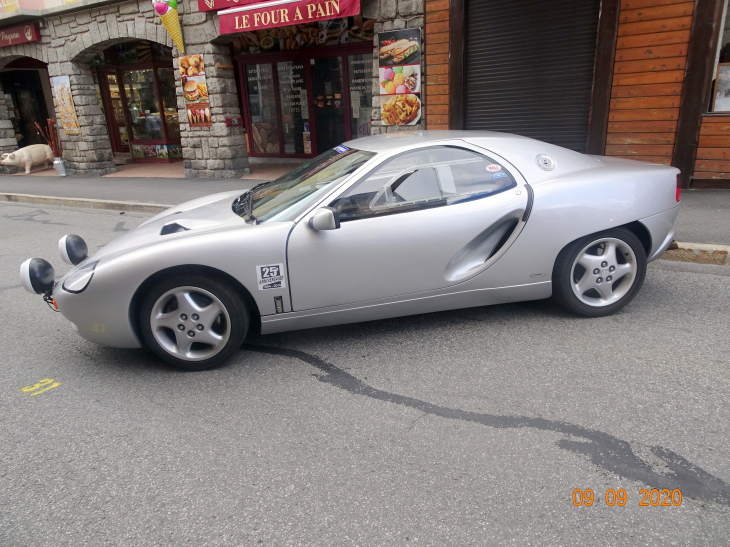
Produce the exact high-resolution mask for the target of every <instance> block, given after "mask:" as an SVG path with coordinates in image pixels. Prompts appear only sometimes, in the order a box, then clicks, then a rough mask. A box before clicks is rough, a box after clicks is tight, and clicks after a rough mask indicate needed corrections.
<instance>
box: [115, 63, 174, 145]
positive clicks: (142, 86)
mask: <svg viewBox="0 0 730 547" xmlns="http://www.w3.org/2000/svg"><path fill="white" fill-rule="evenodd" d="M124 93H125V95H126V96H127V108H128V110H129V119H130V121H131V123H132V134H133V138H134V139H135V140H161V139H164V138H165V135H164V129H163V127H162V124H163V122H162V116H161V114H160V104H159V101H158V99H157V86H156V85H155V80H154V71H153V70H152V69H146V70H128V71H125V72H124Z"/></svg>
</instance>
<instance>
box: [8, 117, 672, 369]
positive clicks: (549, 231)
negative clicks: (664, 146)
mask: <svg viewBox="0 0 730 547" xmlns="http://www.w3.org/2000/svg"><path fill="white" fill-rule="evenodd" d="M677 175H678V170H677V169H674V168H672V167H666V166H663V165H654V164H648V163H640V162H636V161H630V160H623V159H616V158H609V157H598V156H586V155H583V154H579V153H577V152H572V151H570V150H566V149H564V148H559V147H557V146H553V145H550V144H546V143H543V142H540V141H536V140H532V139H528V138H524V137H519V136H515V135H507V134H501V133H490V132H456V131H426V132H423V133H410V134H388V135H380V136H374V137H367V138H362V139H358V140H356V141H351V142H348V143H345V144H344V145H343V146H338V147H337V148H335V149H333V150H330V151H329V152H326V153H324V154H322V155H321V156H319V157H317V158H315V159H313V160H311V161H308V162H307V163H305V164H303V165H301V166H300V167H298V168H296V169H295V170H294V171H292V172H291V173H289V174H288V175H285V176H284V177H281V178H279V179H277V180H275V181H273V182H268V183H264V184H261V185H259V186H256V187H255V188H253V189H251V190H248V191H246V192H243V193H241V191H240V190H239V191H236V192H228V193H222V194H216V195H212V196H208V197H205V198H200V199H196V200H193V201H190V202H187V203H184V204H182V205H178V206H177V207H173V208H171V209H168V210H166V211H164V212H163V213H161V214H159V215H157V216H155V217H152V218H150V219H149V220H147V221H145V222H143V223H142V224H141V225H140V226H139V227H138V228H137V229H135V230H133V231H131V232H129V233H127V234H125V235H123V236H122V237H120V238H119V239H116V240H115V241H112V242H111V243H110V244H108V245H106V246H105V247H104V248H102V249H101V250H100V251H99V252H97V253H96V254H95V255H93V256H90V257H87V250H86V244H85V243H84V241H83V239H81V238H80V237H78V236H76V235H68V236H65V237H64V238H62V239H61V241H59V251H60V253H61V257H62V258H63V259H64V261H66V262H68V263H70V264H74V265H75V266H76V267H75V268H74V269H72V270H71V271H70V272H69V273H67V274H66V275H65V276H64V277H63V278H62V279H61V280H60V281H58V283H55V282H54V275H55V274H54V271H53V268H52V266H51V265H50V264H49V263H48V262H46V261H45V260H42V259H38V258H34V259H30V260H28V261H26V262H24V263H23V265H22V266H21V269H20V277H21V281H22V282H23V284H24V286H25V287H26V288H27V289H28V290H29V291H30V292H32V293H38V294H44V298H45V299H46V301H48V302H49V303H50V304H51V305H53V306H55V307H56V308H57V309H58V310H60V312H61V313H62V314H63V315H64V316H65V317H66V318H67V319H68V320H69V321H71V323H72V326H73V328H74V330H76V331H77V332H78V333H79V334H80V335H81V336H83V337H84V338H86V339H87V340H90V341H92V342H96V343H98V344H104V345H107V346H114V347H120V348H138V347H141V346H142V345H147V346H148V347H149V348H150V349H152V351H154V352H155V353H156V354H157V355H159V356H160V357H161V358H163V359H164V360H166V361H168V362H169V363H172V364H173V365H176V366H178V367H181V368H185V369H193V370H199V369H206V368H210V367H212V366H215V365H217V364H218V363H221V362H222V361H223V360H224V359H226V358H228V357H229V356H230V355H231V354H232V353H233V352H235V351H236V350H237V349H238V348H239V347H240V346H241V343H242V342H243V340H244V338H245V337H246V334H247V333H248V332H249V329H255V330H257V331H259V332H261V333H262V334H267V333H273V332H282V331H287V330H294V329H306V328H312V327H322V326H326V325H336V324H342V323H352V322H357V321H369V320H373V319H382V318H386V317H396V316H404V315H411V314H419V313H427V312H435V311H440V310H448V309H455V308H466V307H471V306H486V305H489V304H501V303H504V302H517V301H522V300H535V299H540V298H548V297H550V296H553V297H555V298H556V299H557V300H558V301H559V302H560V303H561V304H562V305H563V306H565V307H566V308H567V309H569V310H570V311H572V312H575V313H577V314H580V315H584V316H589V317H597V316H602V315H607V314H610V313H613V312H615V311H617V310H619V309H621V308H623V307H624V306H625V305H626V304H628V303H629V302H630V301H631V299H632V298H634V296H635V295H636V293H637V292H638V290H639V288H640V287H641V284H642V283H643V281H644V275H645V272H646V265H647V263H648V262H650V261H652V260H654V259H656V258H657V257H658V256H659V255H661V254H662V253H663V252H664V251H665V249H666V248H667V247H668V246H669V244H670V243H671V241H672V237H673V235H674V230H673V229H672V225H673V223H674V220H675V218H676V217H677V213H678V212H679V189H678V185H677Z"/></svg>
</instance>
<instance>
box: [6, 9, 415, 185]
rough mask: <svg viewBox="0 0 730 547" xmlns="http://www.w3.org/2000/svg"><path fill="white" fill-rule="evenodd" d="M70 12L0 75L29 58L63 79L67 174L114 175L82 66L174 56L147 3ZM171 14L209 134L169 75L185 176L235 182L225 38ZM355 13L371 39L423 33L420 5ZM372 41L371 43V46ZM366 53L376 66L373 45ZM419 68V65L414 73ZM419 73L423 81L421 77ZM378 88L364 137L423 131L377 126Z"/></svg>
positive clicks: (9, 51) (235, 107)
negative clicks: (71, 111) (196, 70)
mask: <svg viewBox="0 0 730 547" xmlns="http://www.w3.org/2000/svg"><path fill="white" fill-rule="evenodd" d="M70 6H71V8H72V9H74V11H67V12H64V13H60V14H57V15H53V14H49V15H47V16H45V17H43V19H42V22H41V25H40V27H41V28H40V34H41V40H40V41H38V42H33V43H29V44H21V45H17V46H10V47H0V68H2V67H3V66H5V65H6V64H7V63H9V62H11V61H12V60H14V59H18V58H21V57H30V58H32V59H36V60H38V61H42V62H43V63H47V65H48V73H49V76H50V77H53V76H60V75H68V76H69V77H70V84H71V92H72V95H73V100H74V106H75V110H76V115H77V118H78V122H79V126H80V134H78V135H71V134H65V133H64V131H63V130H62V129H60V122H59V133H60V140H61V144H62V147H63V157H64V159H65V161H66V162H67V168H68V172H69V174H71V175H78V176H100V175H104V174H108V173H111V172H114V171H115V170H116V167H115V164H114V161H113V159H114V158H113V151H112V145H111V141H110V138H109V131H108V128H107V123H106V120H105V116H104V113H103V112H102V110H101V106H100V104H99V100H98V95H97V86H96V84H95V81H94V72H93V71H94V68H92V67H91V66H90V61H91V60H92V59H93V58H94V56H96V55H97V54H98V53H100V52H101V51H104V50H105V49H107V48H109V47H110V46H113V45H115V44H121V43H125V42H130V41H135V40H148V41H151V42H156V43H159V44H163V45H166V46H168V47H171V48H172V54H173V58H174V62H173V65H174V67H175V68H177V58H178V57H179V52H178V50H177V48H176V47H175V45H174V44H173V42H172V39H171V37H170V35H169V34H168V32H167V30H166V29H165V27H164V26H163V24H162V22H161V19H160V18H159V17H158V16H157V15H156V14H155V11H154V9H153V6H152V2H150V1H149V0H140V1H138V2H137V1H133V2H120V3H114V4H108V5H103V6H99V7H90V8H87V9H80V7H77V8H73V5H70ZM178 13H179V15H180V21H181V25H182V28H183V36H184V43H185V48H186V54H201V53H202V54H203V55H204V59H205V64H206V79H207V86H208V92H209V101H210V110H211V121H212V126H211V127H190V123H189V122H188V118H187V114H186V110H185V104H184V99H183V93H182V85H181V78H180V74H179V72H178V71H176V84H177V97H178V109H179V121H180V130H181V144H182V151H183V162H184V168H185V175H186V177H194V178H236V177H240V176H242V175H244V174H246V173H247V170H248V164H249V159H248V157H247V152H246V150H247V147H246V142H245V135H244V128H243V127H241V126H230V127H229V126H227V125H226V122H225V120H226V118H235V117H241V116H242V114H243V113H242V110H241V104H245V102H243V101H242V100H241V90H240V86H239V82H238V81H237V76H236V71H235V69H234V65H235V63H234V60H233V59H232V56H231V48H230V47H229V43H230V41H231V40H232V38H233V36H232V35H221V34H220V32H219V24H218V15H217V14H216V12H212V11H208V12H200V11H199V10H198V4H197V2H196V1H195V0H193V1H191V0H181V1H180V2H178ZM361 13H362V15H363V17H367V18H372V19H376V20H377V22H376V25H375V32H376V33H377V32H381V31H387V30H394V29H404V28H422V27H423V26H424V0H362V2H361ZM1 24H2V23H1V22H0V25H1ZM376 38H377V34H376ZM374 42H375V44H377V42H376V41H375V40H374ZM424 46H425V44H424ZM374 52H375V53H376V55H375V63H377V47H376V46H375V45H374ZM423 58H424V57H423V56H422V59H423ZM424 68H425V67H424V66H423V61H422V70H423V69H424ZM374 74H376V75H377V74H378V72H377V66H376V67H375V71H374ZM422 74H424V76H425V73H424V72H422ZM378 89H379V82H378V78H377V76H376V77H375V78H373V90H374V93H373V96H374V98H373V107H374V109H373V121H372V124H373V128H372V133H374V134H376V133H380V132H384V131H399V130H400V131H403V130H409V131H413V130H419V129H421V128H423V127H425V112H424V114H423V117H422V118H421V121H420V123H419V124H418V125H416V126H409V127H382V126H381V124H380V116H379V112H380V111H379V107H380V97H379V92H378ZM0 93H2V91H1V90H0ZM424 95H425V93H424V94H422V98H423V99H424V100H425V96H424ZM2 98H3V97H2V96H0V150H2V152H7V151H11V150H13V149H14V148H15V146H16V141H15V139H14V138H13V135H12V129H11V128H10V124H9V120H8V112H7V107H6V106H5V101H3V100H1V99H2Z"/></svg>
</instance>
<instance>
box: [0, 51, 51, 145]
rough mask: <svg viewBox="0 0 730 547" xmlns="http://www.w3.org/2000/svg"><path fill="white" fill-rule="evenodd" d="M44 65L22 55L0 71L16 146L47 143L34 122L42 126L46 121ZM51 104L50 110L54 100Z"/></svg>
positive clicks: (45, 72)
mask: <svg viewBox="0 0 730 547" xmlns="http://www.w3.org/2000/svg"><path fill="white" fill-rule="evenodd" d="M46 66H47V65H46V63H43V62H41V61H37V60H35V59H32V58H30V57H22V58H20V59H16V60H15V61H12V62H11V63H9V64H8V65H6V67H5V69H3V70H2V71H1V72H0V84H2V89H3V91H4V92H5V101H6V105H7V107H8V114H9V117H10V121H11V122H12V124H13V132H14V135H15V139H16V141H17V142H18V148H23V147H24V146H28V145H31V144H45V143H46V141H45V140H44V139H43V137H42V136H41V135H40V133H39V131H38V128H37V127H36V125H35V124H36V122H37V123H38V124H39V125H40V126H41V127H43V128H45V127H46V123H47V120H48V113H49V101H48V98H49V97H50V96H51V89H50V83H49V79H48V70H47V68H46ZM50 107H51V110H50V112H53V110H52V107H53V103H50Z"/></svg>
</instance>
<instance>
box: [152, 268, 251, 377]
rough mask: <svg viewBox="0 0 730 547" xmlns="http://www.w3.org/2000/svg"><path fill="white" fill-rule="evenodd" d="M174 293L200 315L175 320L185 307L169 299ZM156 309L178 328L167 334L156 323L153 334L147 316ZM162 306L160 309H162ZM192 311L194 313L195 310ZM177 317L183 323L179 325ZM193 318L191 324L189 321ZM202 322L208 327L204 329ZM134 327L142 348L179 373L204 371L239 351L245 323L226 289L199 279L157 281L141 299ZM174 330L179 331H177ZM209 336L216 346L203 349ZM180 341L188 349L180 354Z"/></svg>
mask: <svg viewBox="0 0 730 547" xmlns="http://www.w3.org/2000/svg"><path fill="white" fill-rule="evenodd" d="M176 290H179V291H178V292H179V293H180V294H183V293H185V294H188V295H190V297H191V299H192V300H193V302H194V304H195V305H197V306H201V308H200V310H201V311H200V315H199V314H197V313H188V314H185V313H183V314H177V311H187V310H188V309H191V308H189V306H190V304H189V302H184V303H183V304H182V306H183V307H182V308H178V306H179V304H178V300H177V297H176V296H174V295H172V296H171V295H170V294H169V293H170V292H171V291H176ZM163 297H164V298H163ZM161 299H162V300H161ZM215 299H217V301H216V300H215ZM206 304H207V306H208V307H206ZM156 306H157V309H156V310H155V313H156V314H158V313H159V312H160V311H164V317H167V316H168V315H170V320H172V321H174V322H179V324H178V325H170V327H169V328H168V326H166V325H162V324H161V323H162V322H163V321H162V320H160V319H158V320H156V321H155V327H154V332H153V325H152V322H153V319H152V312H153V308H155V307H156ZM163 306H166V307H164V309H163ZM192 309H193V312H194V311H195V309H196V308H192ZM206 310H208V311H206ZM219 310H222V311H219ZM173 312H174V314H173ZM216 313H218V315H215V314H216ZM206 314H207V315H206ZM182 316H185V317H186V319H185V320H182V319H181V317H182ZM159 317H163V315H159ZM194 317H197V319H195V320H194ZM210 317H215V319H214V320H212V321H211V320H209V319H208V318H210ZM165 322H169V321H167V320H165ZM206 322H208V323H210V324H209V325H206V324H205V323H206ZM139 324H140V327H141V331H142V336H143V337H144V341H145V344H146V345H147V347H149V348H150V349H151V350H152V351H153V352H154V353H155V354H156V355H157V356H158V357H160V358H161V359H162V360H164V361H166V362H168V363H170V364H171V365H173V366H175V367H178V368H181V369H184V370H207V369H210V368H213V367H215V366H218V365H220V364H221V363H223V362H224V361H225V360H227V359H228V358H229V357H230V356H231V355H232V354H233V353H234V352H236V351H237V350H238V349H239V348H240V347H241V344H242V343H243V340H244V338H246V334H247V333H248V328H249V324H250V321H249V312H248V308H247V307H246V304H245V303H244V301H243V298H242V297H241V295H240V294H239V292H238V291H237V290H236V288H235V287H233V286H231V284H230V283H227V282H226V281H224V280H222V279H217V278H208V277H202V276H200V275H181V276H176V277H173V278H170V279H166V280H165V281H162V282H161V283H159V284H157V285H155V286H154V287H153V288H152V289H151V290H150V291H149V292H148V293H147V294H146V295H145V297H144V299H143V300H142V306H141V308H140V315H139ZM180 325H182V326H183V327H184V328H182V329H179V326H180ZM198 329H199V330H198ZM206 329H208V330H207V331H206ZM191 332H192V333H193V334H190V333H191ZM196 335H198V338H197V340H202V342H198V341H197V340H196V339H195V336H196ZM213 336H215V337H220V341H219V342H216V341H213V342H212V343H211V344H206V343H205V338H204V337H207V338H208V339H212V337H213ZM226 336H227V339H226ZM184 337H188V339H187V340H186V339H185V338H184ZM186 341H187V342H188V343H189V344H190V349H189V351H187V352H186V353H183V350H182V348H183V346H184V345H185V343H186ZM212 344H217V345H212Z"/></svg>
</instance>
